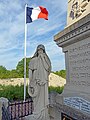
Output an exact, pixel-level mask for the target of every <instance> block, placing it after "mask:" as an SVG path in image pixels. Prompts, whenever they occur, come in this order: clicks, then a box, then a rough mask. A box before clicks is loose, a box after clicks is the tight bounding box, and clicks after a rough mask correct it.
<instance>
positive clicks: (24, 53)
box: [24, 4, 27, 101]
mask: <svg viewBox="0 0 90 120" xmlns="http://www.w3.org/2000/svg"><path fill="white" fill-rule="evenodd" d="M26 9H27V4H26V5H25V43H24V45H25V46H24V101H25V99H26V40H27V23H26Z"/></svg>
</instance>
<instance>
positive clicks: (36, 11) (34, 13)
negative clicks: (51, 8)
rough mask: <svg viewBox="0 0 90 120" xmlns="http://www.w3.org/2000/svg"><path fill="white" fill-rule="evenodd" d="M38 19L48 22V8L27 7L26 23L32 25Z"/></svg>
mask: <svg viewBox="0 0 90 120" xmlns="http://www.w3.org/2000/svg"><path fill="white" fill-rule="evenodd" d="M38 18H44V19H46V20H48V11H47V10H46V8H44V7H42V6H39V7H36V8H30V7H27V9H26V23H30V22H32V21H34V20H36V19H38Z"/></svg>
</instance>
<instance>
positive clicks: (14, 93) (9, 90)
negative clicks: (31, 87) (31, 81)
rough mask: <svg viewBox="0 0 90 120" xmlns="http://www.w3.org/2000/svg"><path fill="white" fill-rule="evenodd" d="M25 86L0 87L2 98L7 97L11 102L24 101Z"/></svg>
mask: <svg viewBox="0 0 90 120" xmlns="http://www.w3.org/2000/svg"><path fill="white" fill-rule="evenodd" d="M23 93H24V85H21V86H19V85H16V86H13V85H8V86H5V85H0V97H6V98H8V99H9V100H23V98H24V94H23ZM26 97H29V95H28V86H26Z"/></svg>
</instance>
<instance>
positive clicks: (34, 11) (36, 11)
mask: <svg viewBox="0 0 90 120" xmlns="http://www.w3.org/2000/svg"><path fill="white" fill-rule="evenodd" d="M40 12H41V10H40V8H39V7H36V8H34V9H32V14H31V18H32V21H34V20H36V19H38V15H39V13H40Z"/></svg>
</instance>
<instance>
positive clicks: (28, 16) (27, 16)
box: [26, 7, 33, 23]
mask: <svg viewBox="0 0 90 120" xmlns="http://www.w3.org/2000/svg"><path fill="white" fill-rule="evenodd" d="M32 10H33V8H30V7H27V10H26V23H30V22H32V18H31V15H32Z"/></svg>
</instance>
